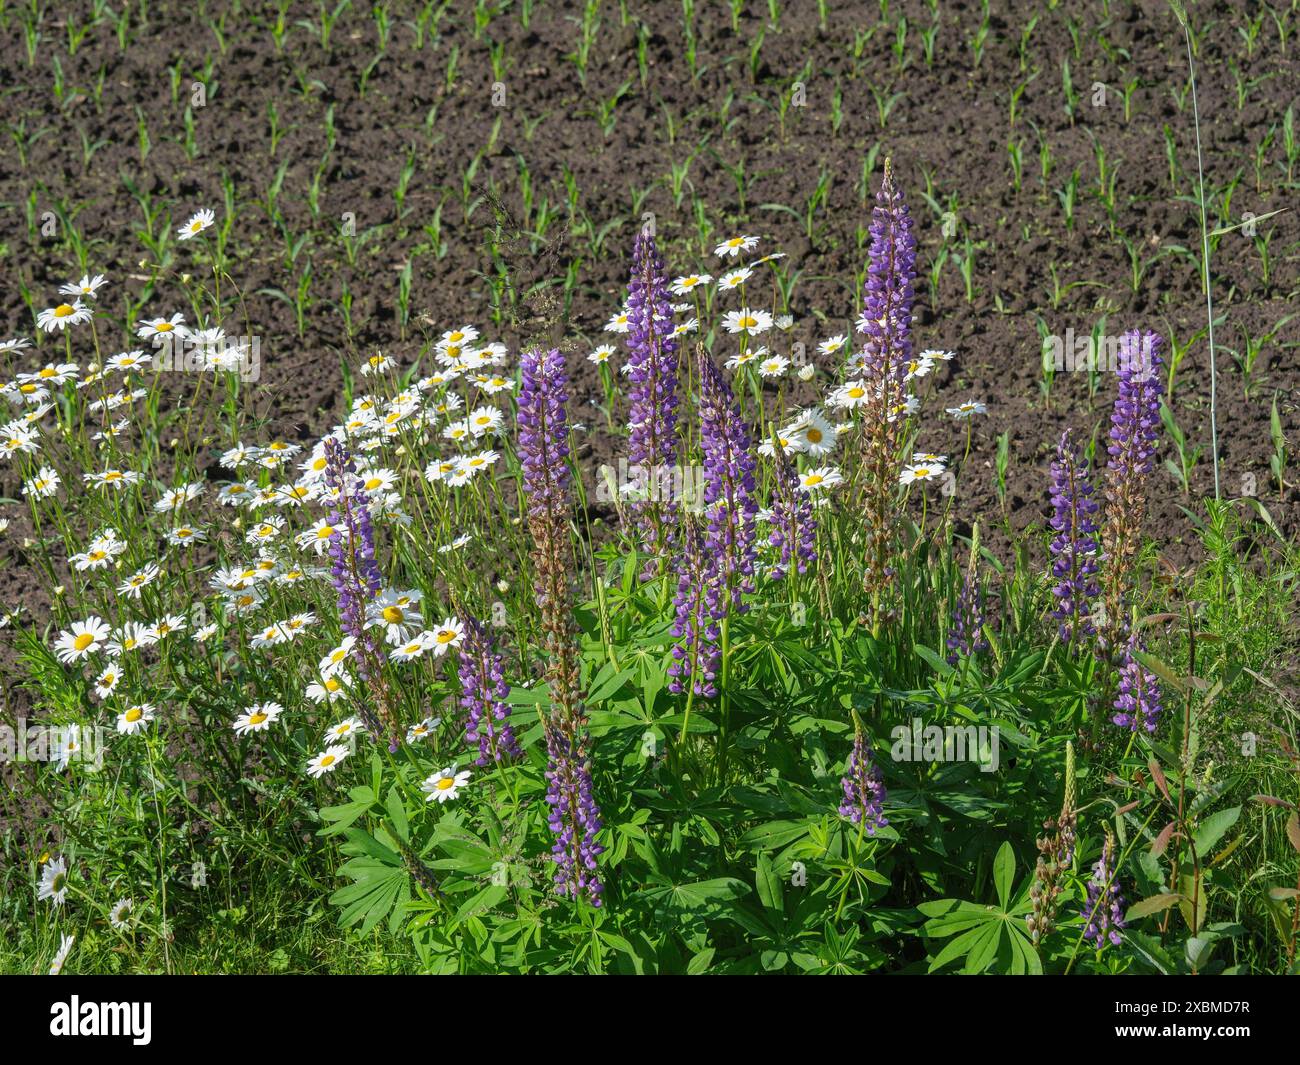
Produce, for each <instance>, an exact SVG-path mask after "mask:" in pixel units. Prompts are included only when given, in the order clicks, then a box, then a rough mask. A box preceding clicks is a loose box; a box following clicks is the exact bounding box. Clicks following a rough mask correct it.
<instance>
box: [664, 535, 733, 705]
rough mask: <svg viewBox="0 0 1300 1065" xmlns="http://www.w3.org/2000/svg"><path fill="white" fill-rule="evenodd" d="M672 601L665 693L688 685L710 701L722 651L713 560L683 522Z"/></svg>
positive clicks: (676, 691) (714, 688)
mask: <svg viewBox="0 0 1300 1065" xmlns="http://www.w3.org/2000/svg"><path fill="white" fill-rule="evenodd" d="M680 570H681V572H680V574H679V576H678V578H677V595H676V597H675V598H674V599H673V627H672V629H671V632H672V635H673V638H674V639H675V640H676V641H677V642H676V643H675V644H674V645H673V652H672V654H673V663H672V665H670V666H669V667H668V675H669V676H670V677H672V680H671V681H670V682H669V684H668V690H669V691H671V692H673V693H674V694H677V695H680V694H681V693H682V692H684V691H686V685H687V684H692V685H693V688H694V691H695V694H696V695H700V696H704V697H705V698H712V697H713V696H715V695H717V694H718V689H717V686H716V685H715V684H714V680H715V678H716V677H717V673H718V664H719V662H720V661H721V659H722V650H721V648H720V647H719V646H718V641H719V639H720V636H721V634H720V632H719V629H718V623H717V621H716V620H715V619H714V616H713V615H714V614H715V613H716V612H718V608H719V607H720V605H721V604H720V602H719V600H720V598H721V596H720V591H719V582H718V569H717V565H716V560H715V559H713V558H712V557H710V556H709V555H707V554H706V553H705V551H704V547H703V544H702V543H701V536H700V532H699V529H698V528H697V527H696V525H695V523H694V522H693V521H691V520H690V519H687V520H686V521H685V522H684V524H683V526H682V564H681V567H680Z"/></svg>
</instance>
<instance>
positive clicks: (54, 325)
mask: <svg viewBox="0 0 1300 1065" xmlns="http://www.w3.org/2000/svg"><path fill="white" fill-rule="evenodd" d="M90 318H91V314H90V310H89V308H87V307H86V305H85V304H84V303H82V302H81V300H79V299H76V300H73V301H72V302H71V303H60V304H59V305H58V306H57V307H47V308H45V310H43V311H41V312H40V314H38V315H37V316H36V327H37V328H38V329H44V330H45V331H46V332H47V333H53V332H54V330H56V329H57V330H58V331H59V332H60V333H61V332H63V330H65V329H67V328H68V326H70V325H81V324H82V323H83V322H88V321H90Z"/></svg>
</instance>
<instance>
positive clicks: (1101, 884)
mask: <svg viewBox="0 0 1300 1065" xmlns="http://www.w3.org/2000/svg"><path fill="white" fill-rule="evenodd" d="M1083 916H1084V920H1085V921H1087V925H1086V926H1085V928H1084V930H1083V938H1084V939H1087V940H1089V941H1090V942H1091V943H1092V945H1093V946H1095V947H1096V948H1097V949H1098V950H1101V948H1102V947H1104V946H1105V945H1106V943H1107V942H1110V943H1112V944H1114V945H1115V946H1119V944H1120V943H1121V942H1122V937H1121V936H1120V934H1119V930H1120V929H1121V928H1123V927H1124V897H1123V896H1122V895H1121V894H1120V891H1119V874H1118V871H1117V870H1116V869H1115V837H1114V836H1112V835H1111V832H1110V829H1109V828H1107V829H1106V842H1105V844H1104V845H1103V846H1102V849H1101V857H1100V858H1098V859H1097V863H1096V864H1095V865H1094V866H1093V867H1092V879H1091V880H1089V881H1088V898H1087V900H1086V901H1085V902H1084V906H1083Z"/></svg>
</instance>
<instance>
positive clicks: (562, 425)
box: [517, 349, 603, 906]
mask: <svg viewBox="0 0 1300 1065" xmlns="http://www.w3.org/2000/svg"><path fill="white" fill-rule="evenodd" d="M520 365H521V382H520V388H519V407H518V429H519V432H518V441H517V449H518V452H519V460H520V464H521V466H522V467H523V492H524V498H525V499H526V500H527V510H528V529H529V532H530V533H531V534H532V540H533V551H532V555H533V568H534V571H535V575H536V579H535V584H534V589H533V594H534V596H535V597H536V599H537V603H538V605H539V606H540V608H541V612H542V631H543V633H544V641H545V651H546V679H547V683H548V686H549V688H550V699H551V710H550V713H549V715H548V716H547V719H546V720H545V722H544V723H543V724H544V727H545V731H546V753H547V770H546V778H547V781H548V788H547V795H546V798H547V802H548V804H549V805H550V807H551V810H550V817H549V822H550V826H551V831H552V832H554V833H555V836H556V840H555V844H554V846H553V847H552V851H551V857H552V859H553V861H554V862H555V865H556V874H555V884H556V889H557V890H558V891H559V892H560V893H561V894H564V895H568V896H569V897H571V898H573V899H579V898H586V899H587V900H588V901H590V902H591V903H592V905H596V906H598V905H600V898H601V891H602V890H603V887H602V884H601V881H600V877H599V875H598V873H597V871H596V867H597V863H596V857H597V855H599V854H600V852H601V849H602V848H601V847H600V846H599V845H598V844H597V843H596V842H595V838H596V834H597V833H598V832H599V831H600V828H601V821H600V809H599V808H598V807H597V805H596V801H595V797H594V793H593V790H592V780H591V753H590V742H589V740H588V736H587V730H586V725H587V717H586V714H585V712H584V711H583V707H582V693H581V690H580V683H579V667H578V644H577V635H576V631H575V630H576V626H575V623H574V619H573V602H572V589H571V587H570V581H571V574H570V563H571V559H572V551H571V544H570V541H569V516H570V511H571V509H572V503H573V500H572V474H571V472H570V470H569V445H568V432H569V428H568V414H567V411H566V409H565V408H566V405H567V402H568V388H567V385H568V379H567V377H566V375H565V372H564V357H563V356H562V355H561V354H560V353H559V352H558V351H556V350H554V349H552V350H551V351H548V352H541V351H528V352H525V353H524V355H523V357H522V359H521V360H520Z"/></svg>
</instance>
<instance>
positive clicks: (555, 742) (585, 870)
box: [546, 723, 604, 906]
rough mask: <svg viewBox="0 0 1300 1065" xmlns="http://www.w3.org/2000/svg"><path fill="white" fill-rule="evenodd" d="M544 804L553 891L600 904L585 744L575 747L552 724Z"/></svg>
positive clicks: (595, 812) (596, 816) (596, 822)
mask: <svg viewBox="0 0 1300 1065" xmlns="http://www.w3.org/2000/svg"><path fill="white" fill-rule="evenodd" d="M546 755H547V768H546V782H547V786H546V802H547V805H548V806H549V807H550V813H549V815H548V818H547V820H548V822H549V824H550V826H551V831H552V832H553V833H554V834H555V843H554V844H553V845H552V847H551V857H552V860H553V861H554V862H555V867H556V868H555V889H556V891H558V892H559V893H560V894H561V895H567V896H568V897H569V898H572V899H575V900H577V899H580V898H583V897H585V898H586V899H587V900H588V901H589V902H590V903H591V904H592V905H593V906H599V905H600V904H601V893H602V892H603V891H604V885H603V884H602V883H601V880H600V875H599V873H598V872H597V869H598V864H597V861H596V858H597V856H598V855H599V854H600V853H601V852H602V851H603V850H604V848H603V847H602V846H600V844H598V843H597V842H596V834H597V833H598V832H599V831H600V829H601V820H600V808H599V807H598V806H597V805H596V800H595V798H594V797H593V795H592V785H591V759H590V757H589V756H588V754H587V751H586V744H585V742H579V743H577V744H576V745H575V744H574V743H573V742H572V741H571V740H570V739H569V737H567V736H566V735H565V734H564V732H562V731H561V729H560V728H559V727H558V726H556V725H555V724H553V723H549V724H547V726H546Z"/></svg>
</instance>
